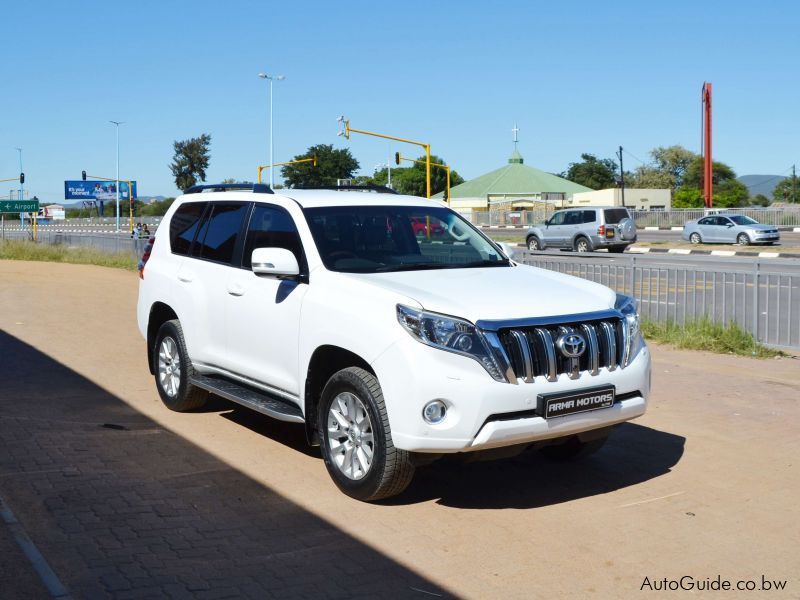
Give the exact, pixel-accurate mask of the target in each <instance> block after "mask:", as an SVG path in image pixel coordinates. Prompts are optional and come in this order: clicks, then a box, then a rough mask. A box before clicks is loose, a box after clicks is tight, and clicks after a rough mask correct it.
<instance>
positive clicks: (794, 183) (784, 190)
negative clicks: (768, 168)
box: [772, 175, 800, 204]
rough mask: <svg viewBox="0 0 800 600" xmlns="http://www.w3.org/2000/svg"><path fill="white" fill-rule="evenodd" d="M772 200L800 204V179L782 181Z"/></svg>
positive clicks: (777, 186) (776, 187) (793, 178)
mask: <svg viewBox="0 0 800 600" xmlns="http://www.w3.org/2000/svg"><path fill="white" fill-rule="evenodd" d="M772 199H773V200H774V201H775V202H791V203H793V204H797V203H798V202H800V177H797V176H796V175H795V176H794V177H787V178H786V179H784V180H782V181H781V182H780V183H779V184H778V185H776V186H775V189H774V190H773V191H772Z"/></svg>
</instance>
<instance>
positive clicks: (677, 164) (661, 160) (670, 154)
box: [650, 145, 698, 189]
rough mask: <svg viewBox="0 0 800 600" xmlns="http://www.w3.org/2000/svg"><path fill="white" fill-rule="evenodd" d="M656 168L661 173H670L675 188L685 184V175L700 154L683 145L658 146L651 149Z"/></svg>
mask: <svg viewBox="0 0 800 600" xmlns="http://www.w3.org/2000/svg"><path fill="white" fill-rule="evenodd" d="M650 156H651V157H652V159H653V163H654V165H655V169H656V170H657V171H659V172H661V173H665V174H667V175H669V177H670V180H671V181H672V182H673V183H672V185H671V186H670V187H672V188H673V189H676V188H679V187H681V186H682V185H683V177H684V174H685V173H686V170H687V169H688V168H689V165H690V164H691V163H692V161H695V160H697V158H698V156H697V154H695V153H694V152H692V151H691V150H687V149H686V148H684V147H683V146H677V145H676V146H667V147H666V148H664V147H662V146H658V147H657V148H653V149H652V150H651V151H650Z"/></svg>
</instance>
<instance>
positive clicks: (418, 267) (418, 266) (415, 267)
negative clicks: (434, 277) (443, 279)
mask: <svg viewBox="0 0 800 600" xmlns="http://www.w3.org/2000/svg"><path fill="white" fill-rule="evenodd" d="M458 266H460V265H449V264H447V263H432V262H427V263H405V264H402V265H386V266H384V267H378V268H377V269H375V270H374V271H373V272H374V273H389V272H392V271H425V270H430V269H452V268H454V267H458Z"/></svg>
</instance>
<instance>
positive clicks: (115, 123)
mask: <svg viewBox="0 0 800 600" xmlns="http://www.w3.org/2000/svg"><path fill="white" fill-rule="evenodd" d="M109 123H113V124H114V125H116V126H117V233H119V126H120V125H122V124H123V123H124V121H109ZM128 193H130V191H129V192H128Z"/></svg>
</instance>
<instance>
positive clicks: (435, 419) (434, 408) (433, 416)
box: [422, 400, 447, 425]
mask: <svg viewBox="0 0 800 600" xmlns="http://www.w3.org/2000/svg"><path fill="white" fill-rule="evenodd" d="M445 416H447V405H446V404H445V403H444V402H442V401H441V400H431V401H430V402H428V403H427V404H426V405H425V408H423V409H422V418H423V419H425V422H426V423H430V424H431V425H438V424H439V423H441V422H442V421H444V418H445Z"/></svg>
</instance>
